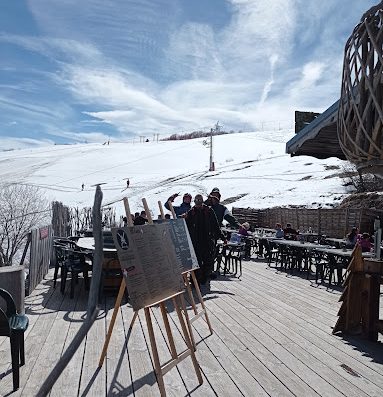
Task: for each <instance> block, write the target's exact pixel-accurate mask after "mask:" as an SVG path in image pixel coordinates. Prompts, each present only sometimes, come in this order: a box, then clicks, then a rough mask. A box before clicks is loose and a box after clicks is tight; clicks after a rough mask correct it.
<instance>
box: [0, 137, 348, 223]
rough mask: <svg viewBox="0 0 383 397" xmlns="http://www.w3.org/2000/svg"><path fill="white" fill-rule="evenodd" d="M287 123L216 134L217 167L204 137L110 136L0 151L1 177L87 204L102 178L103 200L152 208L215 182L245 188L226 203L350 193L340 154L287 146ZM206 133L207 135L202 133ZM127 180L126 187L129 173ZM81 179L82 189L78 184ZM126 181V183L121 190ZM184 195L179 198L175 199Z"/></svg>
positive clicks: (313, 200)
mask: <svg viewBox="0 0 383 397" xmlns="http://www.w3.org/2000/svg"><path fill="white" fill-rule="evenodd" d="M292 136H293V132H292V131H291V130H281V131H263V132H259V131H257V132H251V133H237V134H228V135H220V136H216V137H214V145H213V148H214V151H213V159H214V162H215V168H216V171H214V172H209V171H208V169H209V152H210V150H209V148H208V147H206V145H204V144H203V141H206V138H201V139H193V140H184V141H159V142H142V143H137V141H136V142H125V143H122V142H114V141H111V142H110V144H109V145H103V144H95V143H94V144H81V145H80V144H77V145H55V146H44V147H40V148H33V149H23V150H15V151H7V152H0V183H23V184H29V185H36V186H39V187H41V188H42V189H44V190H45V192H46V197H47V198H48V199H49V200H51V201H53V200H57V201H61V202H62V203H63V204H65V205H68V206H78V207H86V206H91V205H92V204H93V200H94V191H95V188H94V186H92V185H95V184H98V183H104V184H103V185H102V186H101V188H102V191H103V194H104V199H103V204H104V205H108V204H112V205H114V206H115V207H116V210H117V214H119V215H121V214H123V213H124V209H123V205H122V202H121V199H122V198H123V197H125V196H126V197H128V199H129V203H130V207H131V210H132V211H133V212H135V211H138V210H141V209H143V206H142V201H141V199H142V198H143V197H145V198H146V199H147V201H148V204H149V207H150V208H151V210H152V212H153V214H154V215H156V214H158V213H159V210H158V200H161V201H162V203H164V202H165V201H166V199H167V198H168V197H169V196H170V195H171V194H173V193H178V192H180V194H181V195H182V194H183V193H186V192H189V193H191V194H192V195H193V196H194V195H195V194H197V193H201V194H203V195H204V196H205V197H206V196H207V194H208V193H209V192H210V191H211V189H212V188H213V187H218V188H219V189H220V191H221V195H222V200H225V199H228V198H233V197H236V196H240V195H243V196H242V197H240V198H237V199H234V200H233V201H232V202H231V203H230V204H229V205H228V207H229V209H230V208H232V206H235V207H252V208H268V207H274V206H288V205H305V206H308V207H311V208H317V207H318V206H322V207H326V206H331V205H333V204H334V203H337V202H339V200H340V199H341V198H343V197H345V196H346V195H347V191H346V189H345V188H344V187H343V186H342V179H341V178H340V177H339V176H338V175H337V174H339V173H341V172H342V167H343V165H344V163H345V162H344V161H342V160H339V159H336V158H330V159H325V160H319V159H315V158H313V157H308V156H297V157H290V155H288V154H286V153H285V146H286V142H287V141H288V140H289V139H290V138H291V137H292ZM207 140H208V139H207ZM127 178H129V179H130V187H129V188H127V189H126V180H127ZM82 183H84V184H85V189H84V191H82V190H81V185H82ZM124 189H125V190H124ZM180 203H181V198H178V199H176V201H175V205H177V204H180Z"/></svg>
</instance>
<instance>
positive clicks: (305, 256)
mask: <svg viewBox="0 0 383 397" xmlns="http://www.w3.org/2000/svg"><path fill="white" fill-rule="evenodd" d="M271 241H272V243H273V244H276V245H278V246H279V249H280V255H279V257H280V264H281V269H283V268H284V269H285V270H287V266H288V265H290V272H291V273H292V271H293V270H294V268H295V267H296V268H297V269H298V270H301V265H302V262H303V261H304V268H303V270H304V271H307V278H309V275H310V268H311V266H309V265H310V264H311V259H312V258H311V253H312V252H313V251H314V250H315V249H316V248H318V247H320V245H319V244H315V243H309V242H305V241H303V240H302V241H296V240H285V239H277V238H274V239H272V240H271Z"/></svg>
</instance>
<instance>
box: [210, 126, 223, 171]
mask: <svg viewBox="0 0 383 397" xmlns="http://www.w3.org/2000/svg"><path fill="white" fill-rule="evenodd" d="M220 128H221V126H220V125H219V124H218V121H217V124H216V125H215V127H214V128H210V162H209V171H215V166H214V161H213V132H214V131H215V133H216V134H218V133H219V131H220Z"/></svg>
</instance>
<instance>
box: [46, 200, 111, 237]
mask: <svg viewBox="0 0 383 397" xmlns="http://www.w3.org/2000/svg"><path fill="white" fill-rule="evenodd" d="M101 211H102V223H103V226H104V227H106V228H111V227H113V226H117V223H116V210H115V208H113V207H103V208H102V210H101ZM52 227H53V234H54V236H59V237H67V236H72V235H75V234H76V232H78V231H80V230H87V229H92V228H93V219H92V207H83V208H78V207H71V208H70V207H67V206H65V205H63V204H62V203H60V202H58V201H54V202H53V203H52Z"/></svg>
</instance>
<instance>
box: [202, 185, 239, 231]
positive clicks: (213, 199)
mask: <svg viewBox="0 0 383 397" xmlns="http://www.w3.org/2000/svg"><path fill="white" fill-rule="evenodd" d="M220 200H221V193H220V192H219V189H218V188H216V187H215V188H214V189H213V190H212V191H211V193H210V194H209V198H208V199H207V200H206V201H205V204H206V205H208V206H209V207H211V209H212V210H213V211H214V212H215V216H216V217H217V220H218V223H219V226H221V227H222V226H223V225H222V222H223V220H224V219H225V221H227V222H228V223H229V224H230V226H232V227H233V228H235V229H238V228H239V226H240V224H239V222H238V221H237V220H236V219H235V218H234V216H233V215H232V214H231V212H230V211H229V210H228V209H227V207H225V206H224V205H222V204H220Z"/></svg>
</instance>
